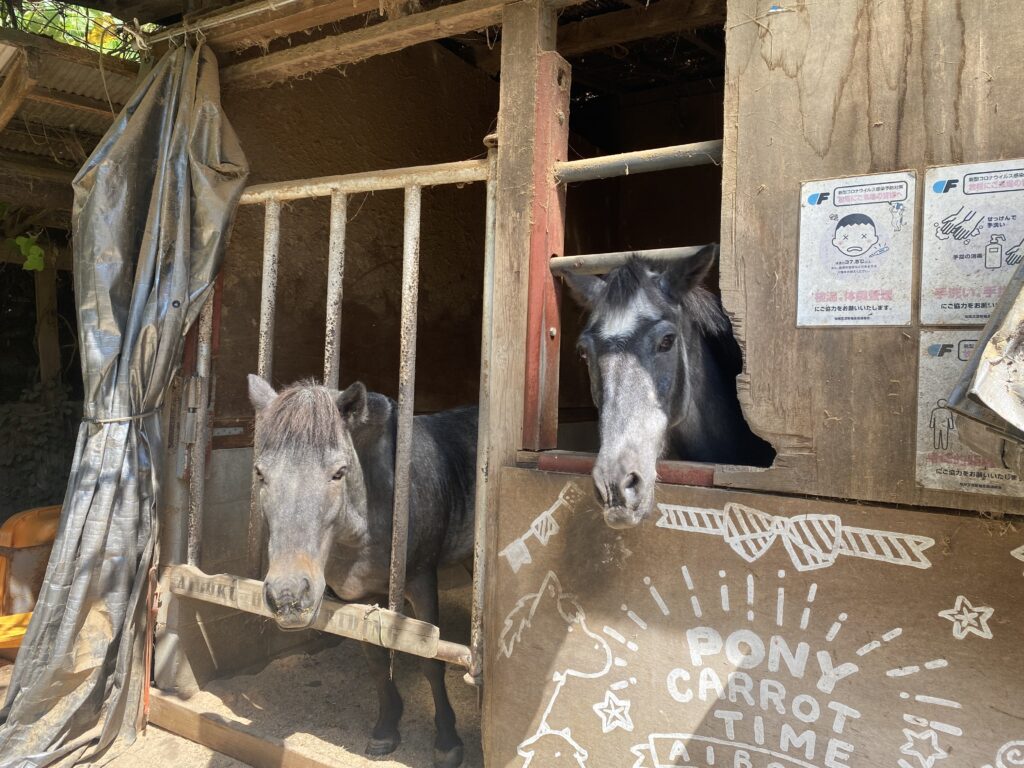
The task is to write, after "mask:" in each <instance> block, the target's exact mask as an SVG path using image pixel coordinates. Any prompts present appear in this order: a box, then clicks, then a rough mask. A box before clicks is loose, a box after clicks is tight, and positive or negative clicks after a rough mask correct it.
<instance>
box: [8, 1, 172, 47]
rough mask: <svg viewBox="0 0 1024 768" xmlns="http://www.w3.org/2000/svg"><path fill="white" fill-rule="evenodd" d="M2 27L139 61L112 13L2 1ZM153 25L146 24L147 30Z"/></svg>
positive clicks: (66, 5)
mask: <svg viewBox="0 0 1024 768" xmlns="http://www.w3.org/2000/svg"><path fill="white" fill-rule="evenodd" d="M0 26H5V27H11V28H14V29H20V30H23V31H25V32H32V33H33V34H37V35H46V36H47V37H52V38H53V39H54V40H57V41H58V42H61V43H66V44H67V45H75V46H78V47H80V48H88V49H89V50H92V51H99V52H100V53H106V54H110V55H112V56H119V57H121V58H126V59H138V58H139V56H138V52H137V51H136V50H135V49H134V48H133V47H132V46H131V36H130V35H129V34H127V33H126V32H125V31H124V23H123V22H122V21H120V20H119V19H116V18H114V17H113V16H111V15H110V14H109V13H106V12H104V11H97V10H94V9H92V8H84V7H82V6H80V5H71V4H69V3H64V2H60V0H22V2H20V3H11V2H7V1H6V0H3V1H2V2H0ZM151 26H152V25H145V26H144V27H143V28H144V29H146V30H147V31H149V30H148V29H147V28H148V27H151Z"/></svg>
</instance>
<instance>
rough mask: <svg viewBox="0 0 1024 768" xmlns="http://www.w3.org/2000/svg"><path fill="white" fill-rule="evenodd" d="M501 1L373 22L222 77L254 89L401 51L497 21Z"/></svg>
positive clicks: (473, 1)
mask: <svg viewBox="0 0 1024 768" xmlns="http://www.w3.org/2000/svg"><path fill="white" fill-rule="evenodd" d="M504 3H505V0H462V2H459V3H453V4H452V5H445V6H441V7H440V8H435V9H433V10H430V11H423V12H422V13H414V14H411V15H409V16H403V17H402V18H400V19H395V20H393V21H386V22H383V23H381V24H376V25H374V26H372V27H367V28H365V29H359V30H356V31H354V32H346V33H344V34H341V35H334V36H331V37H327V38H324V39H322V40H317V41H315V42H312V43H305V44H303V45H296V46H293V47H291V48H288V49H286V50H283V51H278V52H276V53H270V54H267V55H266V56H261V57H259V58H256V59H252V60H251V61H244V62H241V63H239V64H233V65H231V66H229V67H226V68H225V69H224V70H222V72H221V82H222V83H223V85H224V86H225V87H228V88H258V87H264V86H267V85H271V84H273V83H277V82H281V81H284V80H287V79H289V78H292V77H298V76H300V75H304V74H309V73H311V72H319V71H321V70H324V69H327V68H329V67H337V66H340V65H342V64H350V63H352V62H355V61H362V60H364V59H368V58H371V57H373V56H380V55H382V54H386V53H393V52H395V51H400V50H401V49H403V48H407V47H409V46H412V45H418V44H419V43H426V42H430V41H431V40H439V39H441V38H443V37H450V36H452V35H458V34H462V33H465V32H472V31H473V30H477V29H482V28H483V27H488V26H491V25H493V24H497V23H498V22H499V21H500V19H501V9H502V7H503V5H504Z"/></svg>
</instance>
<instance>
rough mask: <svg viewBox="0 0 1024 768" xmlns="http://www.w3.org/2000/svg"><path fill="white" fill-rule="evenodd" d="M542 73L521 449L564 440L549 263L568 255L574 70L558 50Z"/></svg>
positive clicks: (556, 300)
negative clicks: (561, 167) (566, 176)
mask: <svg viewBox="0 0 1024 768" xmlns="http://www.w3.org/2000/svg"><path fill="white" fill-rule="evenodd" d="M537 72H538V74H537V91H536V100H535V102H534V103H535V109H536V126H537V128H536V132H537V133H536V143H535V153H534V159H533V188H534V194H533V204H532V206H531V208H530V222H531V224H530V227H531V229H530V280H529V289H528V293H527V314H526V371H525V375H524V390H525V392H524V402H523V439H522V446H521V447H523V448H525V449H526V450H532V451H536V450H542V449H546V448H554V447H555V445H556V440H557V437H558V350H559V344H560V341H561V338H560V337H561V333H562V328H561V321H560V319H559V305H560V291H559V286H558V283H556V281H555V278H554V277H553V276H552V274H551V267H550V265H549V262H550V260H551V259H552V258H554V257H558V256H562V255H564V251H565V186H564V185H562V184H558V183H556V182H555V173H554V166H555V163H559V162H564V161H565V160H566V159H567V157H568V149H569V85H570V79H571V72H572V70H571V68H570V66H569V64H568V63H567V62H566V61H565V59H563V58H562V57H561V56H559V55H558V54H557V53H556V52H554V51H546V52H544V53H542V54H540V57H539V65H538V70H537Z"/></svg>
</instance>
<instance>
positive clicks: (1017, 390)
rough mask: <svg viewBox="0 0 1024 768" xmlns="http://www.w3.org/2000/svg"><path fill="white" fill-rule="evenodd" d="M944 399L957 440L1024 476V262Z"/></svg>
mask: <svg viewBox="0 0 1024 768" xmlns="http://www.w3.org/2000/svg"><path fill="white" fill-rule="evenodd" d="M948 399H949V404H950V407H951V408H953V409H954V410H955V411H956V413H957V417H956V422H957V432H958V433H959V434H960V439H961V440H962V441H963V442H964V443H966V444H967V445H968V446H970V447H971V448H972V449H973V450H975V451H976V452H977V453H979V454H981V455H982V456H985V457H986V458H988V459H989V460H990V461H993V462H995V464H996V466H1001V467H1005V468H1006V469H1009V470H1011V471H1013V472H1014V473H1016V474H1017V475H1018V476H1022V477H1024V264H1022V265H1021V266H1020V267H1018V268H1017V271H1016V273H1015V274H1014V276H1013V277H1012V278H1011V279H1010V282H1009V284H1008V285H1007V286H1006V290H1004V291H1003V295H1002V297H1001V298H1000V299H999V303H998V304H997V305H996V308H995V310H994V311H993V312H992V317H991V318H990V319H989V321H988V325H986V326H985V330H984V331H982V333H981V337H980V338H979V339H978V344H977V346H976V347H975V350H974V355H973V356H972V357H971V361H970V363H969V364H968V365H967V366H966V367H965V368H964V371H963V373H962V374H961V375H960V380H959V381H957V384H956V387H954V389H953V392H952V394H951V395H950V396H949V398H948Z"/></svg>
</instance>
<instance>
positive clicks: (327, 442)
mask: <svg viewBox="0 0 1024 768" xmlns="http://www.w3.org/2000/svg"><path fill="white" fill-rule="evenodd" d="M259 418H260V429H259V430H258V432H259V442H258V445H257V446H256V450H257V451H258V452H263V451H270V452H276V451H286V452H303V451H309V450H313V451H322V450H324V449H332V448H337V447H339V446H340V445H341V437H342V423H341V416H340V414H339V413H338V405H337V402H336V401H335V396H334V394H333V393H332V392H331V390H329V389H327V387H324V386H322V385H320V384H317V383H316V382H315V381H314V380H312V379H304V380H303V381H298V382H295V383H294V384H290V385H289V386H288V387H286V388H285V389H283V390H281V392H280V393H279V394H278V396H277V397H275V398H274V399H273V400H272V401H271V403H270V405H268V406H267V407H266V408H265V409H264V410H263V411H262V412H261V413H260V414H259Z"/></svg>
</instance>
